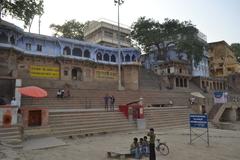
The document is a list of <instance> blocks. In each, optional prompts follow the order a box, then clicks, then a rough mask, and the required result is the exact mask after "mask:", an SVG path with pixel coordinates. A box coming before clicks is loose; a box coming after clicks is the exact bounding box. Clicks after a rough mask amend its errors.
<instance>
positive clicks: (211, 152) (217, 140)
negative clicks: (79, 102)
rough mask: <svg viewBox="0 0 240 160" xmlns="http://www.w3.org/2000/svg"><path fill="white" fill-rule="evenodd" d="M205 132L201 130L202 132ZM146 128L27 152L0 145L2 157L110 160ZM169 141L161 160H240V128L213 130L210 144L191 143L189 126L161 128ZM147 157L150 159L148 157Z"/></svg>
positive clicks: (161, 134)
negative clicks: (108, 157) (167, 151)
mask: <svg viewBox="0 0 240 160" xmlns="http://www.w3.org/2000/svg"><path fill="white" fill-rule="evenodd" d="M200 132H201V131H199V133H200ZM145 134H146V132H145V131H144V132H143V131H141V132H140V131H138V132H131V133H115V134H107V135H98V136H93V137H84V138H78V137H74V138H73V139H64V142H65V143H66V144H67V145H66V146H60V147H55V148H48V149H41V150H32V151H25V150H22V149H10V148H8V147H4V146H1V145H0V159H1V160H106V159H107V158H106V152H107V151H124V150H125V151H128V149H129V145H130V143H131V141H132V139H133V138H134V137H143V136H144V135H145ZM156 134H157V137H158V138H161V140H162V141H165V142H167V144H168V146H169V148H170V154H169V155H168V156H162V155H160V153H157V160H203V159H204V160H240V153H239V151H240V131H231V130H219V129H210V146H209V147H208V146H207V144H206V143H205V142H203V141H201V140H200V139H199V140H198V141H196V142H194V144H192V145H190V144H189V129H171V130H160V131H159V130H157V132H156ZM144 159H147V158H144Z"/></svg>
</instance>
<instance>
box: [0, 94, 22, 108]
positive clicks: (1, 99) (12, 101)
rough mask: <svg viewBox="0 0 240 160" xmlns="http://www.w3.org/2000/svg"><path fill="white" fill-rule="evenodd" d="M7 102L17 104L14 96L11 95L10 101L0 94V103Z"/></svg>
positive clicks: (12, 104)
mask: <svg viewBox="0 0 240 160" xmlns="http://www.w3.org/2000/svg"><path fill="white" fill-rule="evenodd" d="M7 104H10V105H11V106H17V107H18V105H17V101H16V99H15V97H13V98H12V99H11V102H9V100H8V99H7V98H5V97H4V96H1V97H0V105H7Z"/></svg>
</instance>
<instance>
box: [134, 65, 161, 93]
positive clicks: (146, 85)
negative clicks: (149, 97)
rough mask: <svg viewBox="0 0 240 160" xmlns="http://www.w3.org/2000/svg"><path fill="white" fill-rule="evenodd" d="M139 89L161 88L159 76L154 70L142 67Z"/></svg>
mask: <svg viewBox="0 0 240 160" xmlns="http://www.w3.org/2000/svg"><path fill="white" fill-rule="evenodd" d="M139 89H140V90H157V91H158V90H160V89H161V88H160V79H159V76H158V75H156V74H155V73H153V71H151V70H148V69H145V68H143V67H141V68H140V72H139Z"/></svg>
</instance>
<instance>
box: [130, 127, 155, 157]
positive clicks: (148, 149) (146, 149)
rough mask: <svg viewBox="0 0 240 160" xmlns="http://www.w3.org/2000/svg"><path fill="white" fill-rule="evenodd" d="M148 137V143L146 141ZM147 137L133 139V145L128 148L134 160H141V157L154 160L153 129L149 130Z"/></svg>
mask: <svg viewBox="0 0 240 160" xmlns="http://www.w3.org/2000/svg"><path fill="white" fill-rule="evenodd" d="M147 136H149V141H148V139H147ZM147 136H144V137H143V138H140V139H139V142H138V138H136V137H135V138H134V139H133V143H132V144H131V146H130V153H131V154H132V155H133V157H134V158H135V159H141V157H142V156H146V157H149V160H156V155H155V137H156V135H155V133H154V129H153V128H151V129H150V131H149V133H148V134H147Z"/></svg>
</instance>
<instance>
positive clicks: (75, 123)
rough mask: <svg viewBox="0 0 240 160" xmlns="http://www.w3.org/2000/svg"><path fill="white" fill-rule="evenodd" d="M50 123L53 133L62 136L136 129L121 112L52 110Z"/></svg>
mask: <svg viewBox="0 0 240 160" xmlns="http://www.w3.org/2000/svg"><path fill="white" fill-rule="evenodd" d="M49 124H50V126H51V130H52V134H53V135H55V136H60V137H65V136H73V135H87V134H97V133H108V132H116V131H127V130H134V129H136V124H134V123H130V122H128V120H127V119H126V118H125V117H124V115H123V114H122V113H121V112H106V111H85V112H83V111H82V112H77V111H75V112H73V111H62V112H60V111H59V112H50V114H49Z"/></svg>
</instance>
